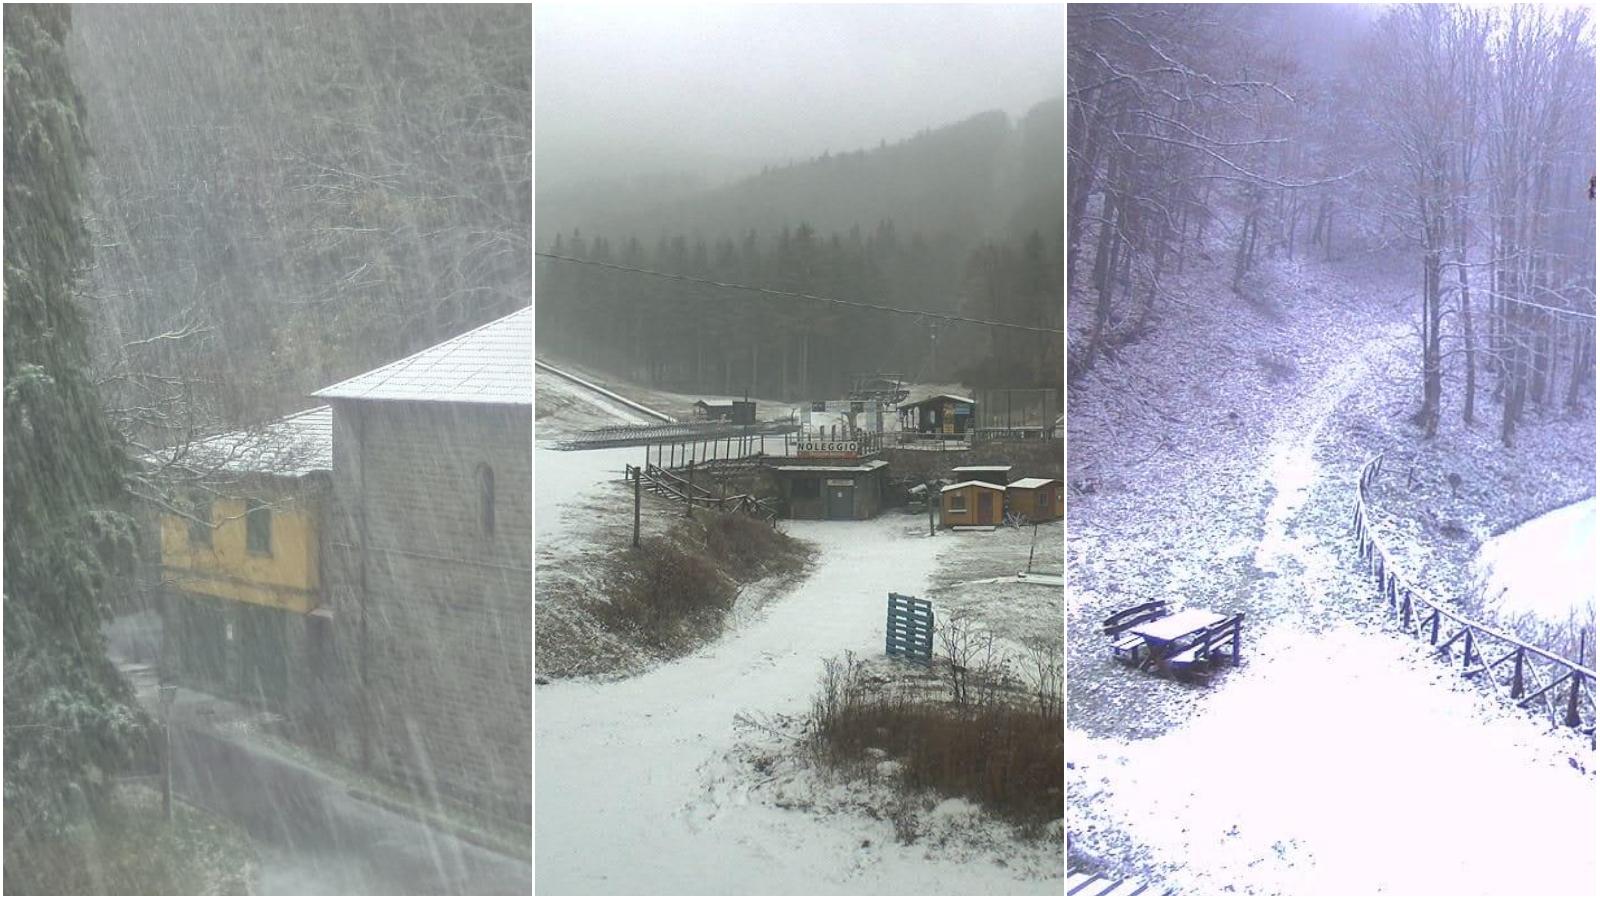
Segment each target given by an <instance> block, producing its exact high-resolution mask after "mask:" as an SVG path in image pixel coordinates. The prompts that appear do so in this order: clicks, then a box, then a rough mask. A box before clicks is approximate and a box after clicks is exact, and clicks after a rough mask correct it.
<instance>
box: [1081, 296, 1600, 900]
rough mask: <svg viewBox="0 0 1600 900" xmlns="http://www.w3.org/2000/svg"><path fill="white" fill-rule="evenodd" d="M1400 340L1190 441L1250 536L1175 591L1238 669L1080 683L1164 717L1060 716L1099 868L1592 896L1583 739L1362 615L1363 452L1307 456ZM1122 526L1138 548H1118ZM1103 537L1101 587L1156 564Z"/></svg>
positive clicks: (1213, 882) (1204, 889)
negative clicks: (1114, 557)
mask: <svg viewBox="0 0 1600 900" xmlns="http://www.w3.org/2000/svg"><path fill="white" fill-rule="evenodd" d="M1350 333H1359V332H1358V331H1355V330H1352V332H1350ZM1339 334H1340V333H1339V332H1334V333H1332V334H1331V335H1330V336H1332V337H1334V338H1335V339H1337V336H1338V335H1339ZM1408 345H1409V333H1408V332H1407V330H1406V329H1405V328H1404V327H1403V326H1397V327H1393V328H1388V329H1384V330H1383V331H1382V332H1380V333H1378V334H1377V336H1376V337H1374V338H1372V339H1371V340H1368V341H1366V342H1365V343H1357V344H1354V345H1353V346H1350V345H1347V346H1345V347H1343V348H1340V352H1339V353H1337V354H1332V360H1331V361H1329V362H1328V363H1326V364H1324V366H1322V367H1321V368H1322V371H1321V372H1320V373H1314V372H1309V371H1307V372H1302V373H1301V374H1302V378H1303V379H1314V380H1312V381H1310V383H1309V384H1307V385H1305V386H1303V387H1301V386H1299V385H1291V386H1290V389H1289V390H1285V391H1283V392H1282V395H1281V396H1280V397H1278V398H1277V400H1276V408H1275V411H1274V413H1273V417H1272V423H1271V428H1270V433H1269V435H1268V436H1267V440H1266V441H1265V442H1264V445H1263V443H1255V442H1250V443H1241V444H1239V445H1235V446H1225V447H1211V448H1207V451H1206V452H1205V456H1206V457H1210V458H1220V457H1224V456H1226V457H1228V458H1231V459H1234V460H1237V461H1242V462H1244V465H1243V466H1240V467H1239V468H1238V469H1235V471H1239V472H1240V474H1241V475H1242V476H1243V477H1242V478H1240V479H1239V480H1238V481H1237V482H1236V483H1234V484H1232V485H1228V486H1227V487H1225V488H1224V496H1223V497H1222V498H1220V499H1217V500H1214V501H1212V502H1215V503H1216V504H1218V506H1220V507H1221V508H1225V509H1229V510H1231V511H1234V512H1235V513H1236V514H1242V515H1240V516H1239V520H1237V521H1233V520H1232V519H1231V517H1224V518H1225V520H1226V521H1231V524H1230V525H1229V526H1228V527H1230V528H1232V529H1234V533H1235V534H1236V533H1237V529H1238V528H1239V527H1241V526H1247V525H1248V523H1249V521H1250V519H1249V514H1248V513H1247V512H1246V510H1248V509H1249V508H1250V507H1251V506H1254V507H1255V509H1256V510H1257V511H1258V512H1257V514H1256V515H1257V516H1259V518H1257V519H1256V522H1257V523H1258V524H1259V532H1258V540H1257V541H1256V542H1255V549H1254V553H1253V554H1252V555H1251V557H1250V563H1249V564H1248V565H1244V566H1240V567H1239V568H1238V569H1237V570H1236V571H1234V572H1225V573H1222V574H1220V575H1219V576H1218V577H1216V578H1215V579H1214V580H1213V581H1210V582H1206V584H1207V585H1208V587H1211V586H1215V587H1211V589H1209V590H1204V591H1195V590H1194V589H1193V582H1189V586H1190V591H1189V597H1188V598H1187V599H1188V600H1189V602H1191V603H1193V604H1194V605H1197V606H1216V605H1225V608H1228V609H1230V611H1231V610H1234V609H1237V610H1241V611H1243V612H1244V613H1245V617H1246V618H1245V621H1246V626H1247V632H1246V643H1245V648H1244V654H1245V663H1246V665H1245V666H1244V668H1242V669H1239V670H1232V671H1227V672H1225V673H1223V674H1222V675H1221V676H1220V677H1219V678H1217V679H1216V680H1215V681H1214V683H1213V684H1212V685H1211V686H1209V687H1208V688H1205V689H1189V688H1184V687H1182V686H1178V685H1174V684H1170V683H1166V682H1158V683H1152V684H1139V683H1135V682H1134V681H1133V679H1136V678H1145V679H1146V680H1148V676H1141V675H1139V674H1138V673H1122V672H1115V673H1112V672H1107V673H1106V674H1104V675H1099V674H1097V676H1096V677H1097V678H1100V679H1101V680H1102V683H1104V684H1106V685H1108V686H1110V687H1112V688H1113V689H1115V690H1116V691H1118V692H1119V693H1120V692H1122V691H1129V692H1141V693H1143V694H1144V696H1139V695H1138V694H1131V695H1130V696H1129V697H1128V699H1127V700H1123V699H1119V700H1117V701H1115V702H1116V703H1117V704H1118V705H1123V704H1124V703H1127V702H1129V701H1131V703H1132V705H1133V706H1134V708H1138V709H1140V710H1141V714H1146V715H1148V714H1149V712H1150V709H1151V708H1152V707H1151V706H1144V707H1141V706H1140V704H1152V701H1151V700H1150V699H1149V698H1152V697H1153V698H1156V699H1155V700H1154V701H1153V708H1154V709H1155V710H1157V711H1159V712H1160V713H1162V714H1163V716H1162V718H1164V719H1165V720H1166V721H1167V722H1169V723H1171V724H1170V725H1168V726H1166V727H1164V728H1162V729H1160V730H1158V731H1157V732H1156V733H1155V734H1154V736H1150V737H1148V739H1145V740H1128V739H1125V738H1124V737H1122V736H1120V735H1119V734H1118V733H1117V732H1116V730H1115V728H1114V727H1105V726H1104V725H1103V724H1102V725H1100V726H1098V727H1096V728H1085V727H1083V726H1082V725H1081V724H1080V725H1079V726H1074V724H1073V719H1072V717H1071V716H1070V715H1069V736H1068V745H1067V755H1068V760H1069V761H1070V762H1071V763H1072V764H1073V769H1071V770H1069V772H1068V781H1069V784H1068V795H1069V798H1070V800H1069V814H1068V822H1067V826H1068V831H1069V832H1070V833H1071V834H1072V836H1073V844H1074V847H1075V848H1077V849H1079V850H1082V851H1086V852H1087V853H1088V854H1089V855H1090V856H1092V857H1096V858H1100V859H1102V860H1105V861H1106V862H1107V864H1108V865H1109V866H1111V867H1120V868H1122V869H1127V870H1129V871H1135V870H1140V869H1146V868H1147V869H1149V870H1151V871H1152V872H1153V873H1155V874H1159V875H1161V876H1163V877H1166V878H1168V879H1169V884H1170V885H1172V886H1175V887H1177V888H1178V889H1180V890H1182V891H1183V892H1186V893H1190V892H1199V893H1215V892H1222V891H1230V892H1231V891H1238V892H1249V893H1289V894H1296V893H1317V894H1323V893H1355V894H1367V893H1375V892H1384V893H1417V894H1441V893H1444V894H1452V893H1465V894H1484V893H1488V894H1507V895H1511V894H1523V895H1529V894H1592V893H1593V892H1594V889H1595V878H1594V873H1595V849H1594V848H1595V846H1596V828H1595V820H1594V808H1595V802H1596V790H1595V778H1594V775H1593V773H1592V772H1591V771H1586V769H1592V765H1591V763H1592V759H1593V758H1592V754H1589V753H1588V750H1587V741H1586V740H1581V739H1576V738H1575V736H1573V735H1569V734H1550V733H1546V732H1545V731H1544V729H1543V728H1542V726H1541V725H1540V724H1539V723H1538V722H1537V721H1535V720H1534V719H1532V718H1531V717H1528V716H1526V715H1523V714H1522V713H1520V712H1519V711H1517V710H1515V709H1512V708H1509V707H1508V706H1506V705H1505V704H1503V703H1498V702H1496V701H1495V700H1494V699H1492V698H1488V697H1485V696H1483V695H1481V694H1479V693H1478V692H1477V691H1476V690H1475V689H1474V687H1473V686H1472V685H1471V684H1468V683H1465V682H1464V681H1462V680H1461V679H1460V678H1459V677H1458V676H1457V675H1455V674H1454V673H1451V672H1449V671H1447V670H1446V669H1444V668H1443V667H1441V666H1439V665H1438V664H1437V663H1435V662H1434V661H1433V660H1431V659H1430V658H1429V656H1428V654H1427V652H1426V648H1425V647H1423V646H1421V645H1419V644H1417V643H1416V642H1414V641H1411V640H1408V639H1406V638H1404V637H1402V636H1400V635H1397V634H1395V633H1394V632H1392V631H1389V630H1387V629H1386V628H1385V627H1384V626H1382V625H1381V624H1376V625H1374V624H1370V623H1376V622H1381V615H1380V614H1379V611H1378V608H1377V607H1376V605H1375V604H1376V597H1375V596H1373V594H1372V591H1371V589H1370V586H1369V585H1368V584H1367V583H1366V580H1365V579H1364V578H1363V577H1362V576H1361V573H1360V570H1359V568H1358V566H1357V565H1356V562H1355V559H1354V553H1353V551H1352V549H1351V543H1350V536H1349V534H1348V517H1349V509H1350V507H1349V503H1350V498H1351V496H1352V491H1353V490H1354V481H1355V477H1356V469H1357V467H1358V466H1359V463H1360V460H1341V459H1339V458H1338V456H1339V454H1337V453H1326V452H1325V451H1326V450H1327V448H1328V446H1329V442H1330V440H1331V438H1332V437H1334V435H1333V434H1332V433H1331V432H1330V429H1331V426H1330V424H1329V423H1330V421H1331V419H1332V417H1333V416H1334V414H1335V413H1336V411H1338V410H1339V409H1340V407H1341V405H1342V404H1343V403H1345V402H1347V401H1349V400H1350V399H1351V398H1352V397H1353V396H1355V395H1356V392H1358V391H1370V390H1376V389H1377V388H1376V387H1375V386H1374V385H1373V384H1372V383H1371V379H1372V378H1373V377H1374V376H1375V374H1376V373H1379V372H1382V371H1383V370H1384V369H1385V367H1386V366H1387V365H1388V364H1389V362H1390V361H1391V360H1394V359H1396V358H1397V356H1396V355H1397V354H1404V353H1406V352H1407V351H1408ZM1398 358H1403V357H1398ZM1295 388H1298V389H1295ZM1253 447H1255V448H1263V449H1259V450H1255V449H1252V448H1253ZM1346 462H1347V463H1348V465H1344V463H1346ZM1212 465H1214V464H1213V463H1211V462H1210V459H1203V460H1201V461H1199V463H1198V464H1197V465H1196V466H1195V468H1196V469H1204V468H1207V467H1209V466H1212ZM1208 486H1209V485H1208ZM1141 487H1143V485H1141ZM1203 489H1204V488H1203V487H1201V488H1195V487H1189V486H1183V485H1181V484H1179V485H1174V483H1172V482H1170V481H1168V482H1165V483H1156V484H1154V485H1153V486H1152V488H1150V490H1151V492H1152V493H1153V494H1155V495H1156V496H1161V497H1162V499H1163V500H1165V501H1166V502H1167V507H1166V508H1168V509H1170V508H1172V506H1173V504H1172V502H1171V492H1173V491H1175V490H1176V491H1185V492H1188V491H1194V490H1203ZM1163 494H1165V495H1166V496H1162V495H1163ZM1252 499H1254V501H1255V502H1254V503H1252V502H1251V501H1252ZM1137 502H1138V501H1137V500H1130V501H1128V505H1129V506H1132V505H1135V504H1136V503H1137ZM1146 502H1148V501H1146ZM1088 521H1089V524H1091V525H1096V524H1098V523H1096V522H1095V521H1094V519H1093V517H1090V518H1089V520H1088ZM1090 533H1094V532H1090ZM1096 537H1097V538H1098V537H1099V536H1098V535H1096ZM1130 538H1131V539H1132V540H1134V541H1135V542H1137V540H1138V539H1137V538H1136V537H1133V536H1132V535H1130V534H1126V533H1125V534H1124V535H1123V536H1121V537H1120V539H1116V541H1117V543H1123V544H1126V543H1127V542H1128V541H1129V540H1130ZM1158 546H1159V545H1158ZM1118 549H1119V551H1121V555H1120V556H1119V557H1118V563H1117V564H1114V565H1112V566H1108V567H1106V568H1107V569H1108V574H1109V575H1110V576H1111V577H1113V578H1116V579H1117V581H1115V582H1110V584H1112V585H1115V584H1118V583H1124V584H1125V583H1127V582H1130V581H1134V582H1135V583H1146V582H1147V581H1149V580H1156V581H1157V582H1158V583H1159V580H1160V579H1161V578H1164V577H1166V576H1164V575H1163V574H1162V573H1161V572H1153V573H1146V572H1143V571H1140V568H1141V567H1140V563H1139V556H1140V552H1141V551H1140V547H1138V546H1133V547H1121V548H1118ZM1162 549H1163V550H1164V551H1165V555H1164V557H1163V560H1162V561H1163V563H1165V564H1166V565H1168V566H1171V567H1173V568H1178V569H1179V570H1180V571H1195V570H1200V569H1202V568H1203V567H1204V566H1205V565H1206V564H1207V563H1208V562H1211V563H1212V564H1213V565H1215V560H1217V559H1218V557H1217V556H1216V555H1215V554H1216V553H1217V550H1218V548H1217V547H1216V546H1214V545H1212V544H1210V543H1209V542H1206V541H1203V540H1200V541H1189V542H1183V541H1181V540H1179V541H1173V542H1170V543H1169V544H1168V545H1167V546H1165V547H1162ZM1146 552H1148V551H1146ZM1235 552H1236V550H1235V547H1234V546H1233V545H1230V546H1228V547H1226V548H1224V549H1223V550H1222V555H1223V556H1224V557H1228V558H1231V557H1233V556H1234V554H1235ZM1146 565H1149V563H1146ZM1157 565H1158V567H1159V565H1160V564H1157ZM1137 579H1145V581H1136V580H1137ZM1105 583H1107V582H1101V581H1096V582H1092V585H1093V587H1094V588H1095V589H1097V590H1104V588H1101V585H1102V584H1105ZM1080 646H1081V645H1080ZM1080 652H1081V651H1080ZM1097 665H1104V666H1109V665H1110V664H1109V663H1097ZM1116 718H1117V717H1115V716H1113V717H1112V720H1113V721H1115V719H1116Z"/></svg>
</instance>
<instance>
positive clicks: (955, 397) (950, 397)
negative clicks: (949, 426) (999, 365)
mask: <svg viewBox="0 0 1600 900" xmlns="http://www.w3.org/2000/svg"><path fill="white" fill-rule="evenodd" d="M929 400H954V401H956V402H957V403H971V402H973V401H972V398H971V397H962V396H960V395H959V394H930V395H928V396H926V397H923V398H921V399H918V400H909V399H908V400H907V401H906V402H905V403H902V404H900V407H899V408H900V409H906V408H908V407H912V406H921V405H922V404H924V403H927V402H928V401H929Z"/></svg>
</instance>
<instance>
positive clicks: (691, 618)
mask: <svg viewBox="0 0 1600 900" xmlns="http://www.w3.org/2000/svg"><path fill="white" fill-rule="evenodd" d="M809 558H810V554H809V550H808V549H807V547H806V545H804V544H802V543H800V542H799V541H797V540H795V539H794V538H792V537H789V536H788V535H786V534H784V533H783V532H781V531H779V530H778V529H776V528H773V527H772V526H771V525H769V524H767V523H766V522H763V521H760V520H758V519H753V518H751V517H749V516H745V515H742V514H739V513H713V512H697V513H696V515H695V517H694V518H684V519H683V520H681V524H680V525H678V526H676V527H674V528H673V530H672V532H671V533H670V534H668V535H667V536H665V537H657V538H647V539H646V540H645V541H644V543H643V545H642V546H640V547H638V548H628V549H627V550H625V551H623V552H622V553H620V554H618V556H617V559H618V561H619V564H618V565H616V566H615V569H616V576H615V578H614V579H612V582H611V583H612V584H613V590H611V591H610V592H609V593H608V595H607V597H606V598H605V600H606V602H604V603H601V604H599V605H598V606H597V607H596V609H595V616H596V618H597V619H598V620H599V621H600V622H601V623H602V624H603V625H604V626H605V627H606V629H607V630H608V631H611V632H613V633H615V634H618V635H622V636H625V637H626V638H627V639H628V640H629V641H630V642H633V643H635V644H637V645H641V646H645V647H650V648H653V649H655V650H662V651H667V652H669V653H681V652H686V651H687V650H689V649H690V648H692V647H693V646H695V645H696V644H698V643H700V642H702V641H704V640H707V639H709V638H711V637H714V636H715V635H717V634H718V633H720V631H721V630H722V624H723V619H724V616H725V615H726V614H727V613H728V611H729V610H730V609H732V608H733V601H734V597H735V595H736V594H737V592H738V590H737V589H738V586H739V584H741V583H744V582H749V581H754V580H756V579H758V578H762V577H766V576H768V575H773V574H780V573H783V572H789V571H796V570H798V569H800V568H802V567H803V566H804V564H805V562H806V561H807V560H808V559H809Z"/></svg>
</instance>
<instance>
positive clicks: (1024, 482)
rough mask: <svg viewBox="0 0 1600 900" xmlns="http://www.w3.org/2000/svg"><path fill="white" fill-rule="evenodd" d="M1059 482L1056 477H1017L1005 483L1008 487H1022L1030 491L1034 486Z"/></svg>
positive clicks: (1038, 486)
mask: <svg viewBox="0 0 1600 900" xmlns="http://www.w3.org/2000/svg"><path fill="white" fill-rule="evenodd" d="M1060 483H1061V482H1060V481H1058V480H1057V479H1054V478H1018V479H1017V480H1016V481H1013V482H1011V483H1010V484H1008V485H1006V487H1008V488H1022V489H1023V490H1029V491H1031V490H1033V489H1034V488H1042V487H1044V486H1045V485H1047V484H1060Z"/></svg>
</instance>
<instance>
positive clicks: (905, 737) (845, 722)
mask: <svg viewBox="0 0 1600 900" xmlns="http://www.w3.org/2000/svg"><path fill="white" fill-rule="evenodd" d="M819 687H820V689H819V691H818V693H817V695H816V696H815V697H814V698H813V700H812V714H811V723H810V726H811V734H812V740H813V749H814V752H815V753H816V755H817V758H818V759H819V760H821V761H822V762H823V763H825V764H827V765H831V766H834V767H836V768H844V769H851V768H860V767H862V766H864V765H865V764H867V763H869V762H872V761H874V754H873V753H872V752H871V751H874V750H876V751H881V752H882V753H886V754H887V755H888V756H889V757H892V758H893V759H895V760H896V761H898V762H899V763H900V767H899V775H898V777H899V779H900V780H901V784H902V785H903V787H904V788H905V790H906V791H907V792H908V793H909V792H913V791H921V790H931V791H934V792H936V793H939V794H942V795H945V796H950V797H965V798H967V799H969V800H973V801H975V802H977V803H980V804H982V805H983V806H984V807H985V808H987V809H988V810H989V811H990V812H992V813H993V814H995V815H997V816H999V817H1001V818H1004V819H1007V820H1009V821H1012V822H1015V823H1018V824H1028V825H1037V824H1040V823H1044V822H1050V821H1053V820H1055V819H1059V818H1061V815H1062V805H1061V804H1062V787H1063V771H1062V769H1063V766H1062V750H1063V747H1062V737H1061V736H1062V718H1061V705H1060V702H1059V699H1057V700H1056V701H1055V702H1054V703H1053V704H1050V703H1019V702H1016V700H1015V699H1014V698H1013V697H1012V696H1010V695H1008V694H1005V693H1002V692H990V691H972V692H970V693H969V692H965V691H964V692H963V693H964V694H965V698H964V703H963V705H952V704H946V703H939V702H935V701H932V700H930V699H927V698H926V697H925V696H918V695H916V694H914V693H912V692H911V691H909V690H906V689H904V688H893V687H890V686H888V685H887V684H886V683H885V682H884V681H883V680H881V679H875V678H873V677H872V676H871V674H870V673H868V672H867V670H866V668H865V665H864V664H863V663H862V662H861V661H859V660H856V659H855V658H854V657H853V656H850V655H846V656H845V657H844V659H843V660H840V659H830V660H826V661H825V662H824V663H823V674H822V677H821V680H820V686H819ZM1058 696H1059V690H1058Z"/></svg>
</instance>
